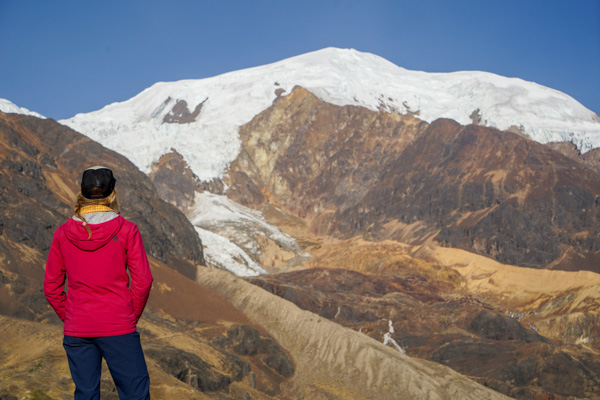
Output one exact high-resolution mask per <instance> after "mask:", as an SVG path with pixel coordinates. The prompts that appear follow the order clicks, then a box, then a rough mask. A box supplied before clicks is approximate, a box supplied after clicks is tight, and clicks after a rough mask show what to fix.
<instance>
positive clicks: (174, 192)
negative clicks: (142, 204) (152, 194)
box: [149, 150, 197, 210]
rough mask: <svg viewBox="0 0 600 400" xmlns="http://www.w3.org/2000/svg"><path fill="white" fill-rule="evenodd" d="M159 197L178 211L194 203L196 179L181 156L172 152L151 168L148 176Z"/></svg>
mask: <svg viewBox="0 0 600 400" xmlns="http://www.w3.org/2000/svg"><path fill="white" fill-rule="evenodd" d="M149 176H150V179H151V180H152V183H153V184H154V187H156V191H157V192H158V194H159V195H160V197H161V198H162V199H163V200H165V201H167V202H169V203H171V204H173V205H174V206H176V207H177V208H179V209H180V210H185V209H186V208H187V207H189V206H190V205H192V204H193V203H194V193H195V191H194V188H195V187H196V181H197V179H196V177H195V175H194V173H193V172H192V170H191V169H190V167H189V166H188V165H187V163H186V162H185V160H184V159H183V157H182V156H181V154H179V153H178V152H177V151H175V150H172V151H171V152H170V153H167V154H165V155H163V156H162V157H161V158H160V160H158V163H156V164H154V165H153V166H152V173H151V174H150V175H149Z"/></svg>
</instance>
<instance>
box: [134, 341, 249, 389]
mask: <svg viewBox="0 0 600 400" xmlns="http://www.w3.org/2000/svg"><path fill="white" fill-rule="evenodd" d="M144 353H145V354H146V355H147V356H148V357H149V358H151V359H153V360H155V361H156V362H158V364H159V365H160V367H161V369H162V370H163V371H165V372H167V373H168V374H170V375H172V376H174V377H175V378H177V379H179V380H180V381H182V382H184V383H186V384H187V385H189V386H191V387H193V388H194V389H198V390H200V391H201V392H215V391H219V390H227V389H228V387H229V385H230V384H231V382H232V377H230V376H227V375H223V374H221V373H220V372H218V371H217V370H216V369H215V367H214V366H212V365H210V364H208V363H207V362H205V361H204V360H202V358H200V357H199V356H197V355H196V354H193V353H189V352H187V351H183V350H180V349H176V348H174V347H164V346H161V347H159V348H153V347H150V348H147V349H145V350H144ZM236 361H237V362H236ZM234 362H236V363H235V364H234V365H235V367H236V369H237V370H238V373H237V374H236V375H235V376H234V377H233V379H235V380H240V379H242V378H243V377H244V376H245V375H248V373H249V372H250V366H249V365H248V363H244V362H243V361H241V360H234ZM236 378H237V379H236Z"/></svg>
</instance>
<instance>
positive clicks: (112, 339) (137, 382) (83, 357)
mask: <svg viewBox="0 0 600 400" xmlns="http://www.w3.org/2000/svg"><path fill="white" fill-rule="evenodd" d="M115 184H116V179H115V178H114V177H113V173H112V171H111V170H110V169H108V168H106V167H92V168H89V169H86V170H85V171H84V172H83V175H82V178H81V193H79V195H78V197H77V204H76V205H75V212H74V214H75V215H74V216H73V217H72V218H69V220H67V221H66V222H65V223H64V224H63V225H61V226H59V227H58V229H56V231H55V232H54V237H53V238H52V244H51V246H50V252H49V254H48V260H47V262H46V273H45V278H44V294H45V295H46V298H47V299H48V302H49V303H50V305H51V306H52V308H53V309H54V311H55V312H56V314H57V315H58V317H59V318H60V319H61V320H62V321H63V322H64V339H63V346H64V348H65V351H66V353H67V359H68V362H69V369H70V371H71V377H72V378H73V382H74V383H75V396H74V398H75V400H92V399H99V398H100V375H101V369H102V358H104V359H105V360H106V364H107V365H108V368H109V371H110V373H111V375H112V378H113V380H114V382H115V386H116V387H117V391H118V393H119V399H121V400H125V399H127V400H134V399H135V400H137V399H140V400H141V399H149V398H150V394H149V389H150V378H149V375H148V368H147V366H146V360H145V358H144V353H143V351H142V346H141V343H140V335H139V333H138V332H137V328H136V326H137V323H138V321H139V319H140V317H141V315H142V312H143V311H144V307H145V306H146V302H147V300H148V296H149V294H150V288H151V286H152V274H151V272H150V266H149V264H148V258H147V256H146V251H145V250H144V244H143V243H142V238H141V235H140V232H139V230H138V228H137V226H136V225H135V224H134V223H132V222H129V221H126V220H125V219H124V218H123V217H122V216H120V215H119V202H118V200H117V192H116V190H115ZM65 283H66V286H67V288H66V289H65Z"/></svg>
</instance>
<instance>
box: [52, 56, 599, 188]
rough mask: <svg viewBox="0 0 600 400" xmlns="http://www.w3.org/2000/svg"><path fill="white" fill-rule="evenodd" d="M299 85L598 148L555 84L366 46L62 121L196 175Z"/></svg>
mask: <svg viewBox="0 0 600 400" xmlns="http://www.w3.org/2000/svg"><path fill="white" fill-rule="evenodd" d="M296 85H299V86H302V87H304V88H306V89H308V90H309V91H311V92H312V93H314V94H315V95H317V96H318V97H320V98H321V99H322V100H324V101H327V102H330V103H333V104H335V105H357V106H363V107H366V108H368V109H371V110H383V111H387V112H398V113H412V114H414V115H416V116H417V117H418V118H420V119H422V120H424V121H427V122H431V121H433V120H435V119H437V118H441V117H444V118H450V119H454V120H456V121H458V122H459V123H461V124H469V123H472V122H474V121H476V122H477V123H480V124H482V125H487V126H493V127H497V128H499V129H503V130H505V129H509V128H511V127H513V128H516V129H518V130H519V131H521V132H522V133H524V134H526V135H528V136H529V137H531V138H532V139H534V140H536V141H539V142H542V143H546V142H552V141H570V142H573V143H575V144H576V145H577V147H578V148H579V149H580V151H581V152H586V151H587V150H589V149H591V148H595V147H600V118H599V117H598V115H596V114H595V113H594V112H592V111H590V110H589V109H586V108H585V107H584V106H582V105H581V104H580V103H578V102H577V101H576V100H574V99H573V98H571V97H570V96H568V95H566V94H564V93H561V92H559V91H556V90H553V89H550V88H547V87H544V86H541V85H538V84H536V83H532V82H526V81H523V80H521V79H517V78H506V77H502V76H498V75H495V74H491V73H486V72H477V71H469V72H454V73H427V72H420V71H409V70H406V69H404V68H401V67H398V66H396V65H394V64H392V63H391V62H389V61H387V60H385V59H383V58H381V57H379V56H376V55H374V54H370V53H363V52H359V51H356V50H345V49H337V48H327V49H323V50H320V51H315V52H312V53H308V54H304V55H300V56H296V57H292V58H289V59H285V60H283V61H279V62H276V63H273V64H269V65H265V66H260V67H255V68H250V69H245V70H240V71H235V72H230V73H226V74H223V75H219V76H216V77H212V78H206V79H200V80H182V81H178V82H160V83H156V84H155V85H153V86H151V87H150V88H148V89H146V90H144V91H143V92H141V93H140V94H138V95H137V96H135V97H133V98H131V99H129V100H127V101H125V102H122V103H114V104H111V105H108V106H106V107H104V108H103V109H101V110H98V111H95V112H91V113H87V114H78V115H76V116H74V117H73V118H70V119H66V120H62V121H60V122H61V123H63V124H65V125H68V126H70V127H72V128H73V129H75V130H77V131H79V132H82V133H84V134H86V135H88V136H89V137H91V138H92V139H94V140H97V141H98V142H100V143H102V144H104V145H105V146H107V147H109V148H111V149H113V150H116V151H117V152H120V153H122V154H124V155H125V156H127V157H128V158H129V159H131V160H132V161H133V162H134V163H135V164H136V165H137V166H138V167H140V168H141V169H142V170H143V171H145V172H149V171H150V168H151V165H152V164H153V162H155V161H157V160H158V159H159V157H160V156H161V155H162V154H165V153H167V152H169V151H170V150H171V149H175V150H177V151H178V152H179V153H181V154H182V155H183V157H184V158H185V160H186V161H187V163H188V164H189V166H190V167H191V169H192V170H193V171H194V173H195V174H196V175H197V176H198V177H199V178H200V179H202V180H210V179H212V178H215V177H218V176H220V175H221V174H223V173H224V172H225V170H226V168H227V165H228V164H229V163H230V162H231V161H233V160H234V159H235V158H236V157H237V155H238V153H239V151H240V139H239V135H238V128H239V127H240V126H241V125H243V124H245V123H247V122H249V121H250V120H251V119H252V118H253V117H254V116H255V115H257V114H258V113H259V112H261V111H262V110H264V109H266V108H267V107H269V106H270V105H271V104H272V102H273V100H274V99H275V98H276V97H277V96H280V95H286V94H288V93H289V92H290V91H291V89H292V88H293V87H294V86H296Z"/></svg>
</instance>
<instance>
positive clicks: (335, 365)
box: [198, 269, 507, 399]
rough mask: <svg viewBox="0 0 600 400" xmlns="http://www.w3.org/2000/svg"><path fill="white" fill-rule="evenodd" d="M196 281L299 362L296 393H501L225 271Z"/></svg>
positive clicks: (389, 395) (319, 395)
mask: <svg viewBox="0 0 600 400" xmlns="http://www.w3.org/2000/svg"><path fill="white" fill-rule="evenodd" d="M199 272H200V273H199V275H198V281H199V282H200V284H202V285H204V286H207V287H209V288H211V289H213V290H215V291H216V292H217V293H220V294H221V295H223V296H225V297H226V298H228V299H229V300H230V301H231V303H232V304H233V305H234V306H236V307H238V308H239V309H240V310H241V311H243V312H244V314H246V315H247V316H248V317H250V318H251V319H253V320H254V321H256V322H257V323H260V324H261V325H262V326H263V327H264V328H265V329H266V330H267V331H268V332H269V333H270V334H271V335H272V336H273V337H274V338H275V339H276V340H278V342H279V343H280V344H281V345H282V346H283V347H284V348H285V349H287V350H288V351H289V352H290V353H291V354H292V357H293V358H294V361H295V362H296V364H297V368H296V371H297V372H296V375H295V376H294V377H293V378H292V380H291V382H289V384H288V385H287V390H288V391H289V393H290V395H291V396H294V397H295V398H314V399H317V398H353V399H398V398H410V399H505V398H507V397H505V396H503V395H501V394H499V393H497V392H494V391H491V390H489V389H487V388H485V387H483V386H481V385H478V384H476V383H474V382H473V381H471V380H469V379H467V378H466V377H464V376H462V375H460V374H458V373H456V372H454V371H452V370H451V369H449V368H447V367H444V366H442V365H439V364H434V363H430V362H427V361H424V360H419V359H413V358H410V357H407V356H405V355H402V354H400V353H398V352H397V351H395V350H392V349H391V348H389V347H385V346H383V345H382V344H380V343H378V342H376V341H374V340H373V339H371V338H369V337H367V336H366V335H363V334H361V333H358V332H354V331H352V330H350V329H346V328H343V327H341V326H339V325H337V324H335V323H333V322H331V321H328V320H326V319H324V318H320V317H318V316H316V315H314V314H312V313H310V312H307V311H302V310H300V309H299V308H298V307H296V306H295V305H293V304H292V303H290V302H288V301H286V300H283V299H281V298H279V297H276V296H274V295H272V294H269V293H267V292H266V291H263V290H262V289H259V288H257V287H255V286H253V285H251V284H249V283H247V282H245V281H243V280H242V279H240V278H237V277H234V276H232V275H230V274H228V273H226V272H222V271H218V270H211V269H202V270H200V271H199Z"/></svg>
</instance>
